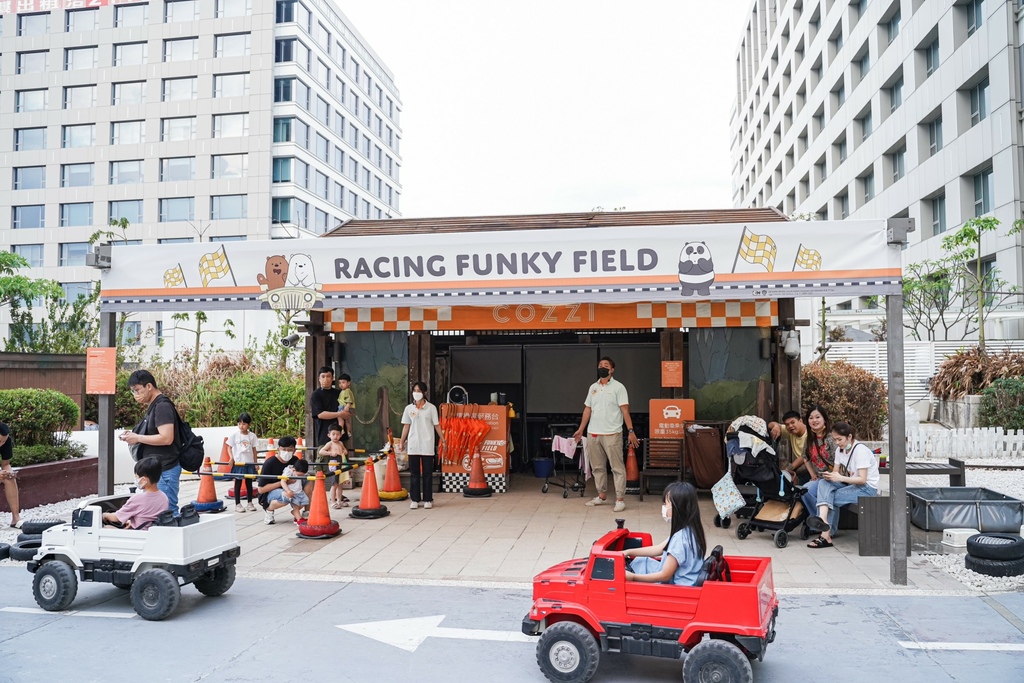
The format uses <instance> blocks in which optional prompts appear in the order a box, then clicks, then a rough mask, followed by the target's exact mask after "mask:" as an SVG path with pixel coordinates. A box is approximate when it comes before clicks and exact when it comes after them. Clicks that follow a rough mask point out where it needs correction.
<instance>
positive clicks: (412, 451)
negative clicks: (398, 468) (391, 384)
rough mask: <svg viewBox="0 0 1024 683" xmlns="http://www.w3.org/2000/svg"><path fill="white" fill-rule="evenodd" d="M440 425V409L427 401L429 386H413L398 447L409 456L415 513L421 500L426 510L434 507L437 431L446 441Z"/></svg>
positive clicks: (403, 417) (416, 384)
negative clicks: (438, 414)
mask: <svg viewBox="0 0 1024 683" xmlns="http://www.w3.org/2000/svg"><path fill="white" fill-rule="evenodd" d="M439 425H440V420H439V419H438V417H437V408H435V407H434V404H432V403H430V402H429V401H427V385H426V384H424V383H423V382H416V383H415V384H413V385H412V403H411V404H409V405H407V406H406V407H405V412H404V413H402V438H401V439H400V440H399V442H398V448H399V449H402V448H405V449H407V451H408V453H409V497H410V498H411V499H412V503H410V504H409V507H410V509H413V510H415V509H416V508H418V507H419V506H420V501H421V500H422V501H423V507H424V508H426V509H427V510H429V509H430V508H432V507H434V492H433V491H432V490H431V484H432V483H433V481H434V432H436V433H437V437H438V438H439V439H441V440H442V441H444V437H442V435H441V427H440V426H439Z"/></svg>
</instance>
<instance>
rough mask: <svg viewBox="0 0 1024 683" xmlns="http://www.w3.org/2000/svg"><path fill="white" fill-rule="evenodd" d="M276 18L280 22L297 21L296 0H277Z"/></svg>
mask: <svg viewBox="0 0 1024 683" xmlns="http://www.w3.org/2000/svg"><path fill="white" fill-rule="evenodd" d="M276 20H277V23H279V24H289V23H291V22H293V21H295V0H277V16H276Z"/></svg>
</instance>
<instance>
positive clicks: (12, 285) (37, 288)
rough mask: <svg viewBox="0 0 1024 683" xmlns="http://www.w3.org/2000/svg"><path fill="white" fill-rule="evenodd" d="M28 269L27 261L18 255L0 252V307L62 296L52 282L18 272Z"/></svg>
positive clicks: (55, 284)
mask: <svg viewBox="0 0 1024 683" xmlns="http://www.w3.org/2000/svg"><path fill="white" fill-rule="evenodd" d="M28 267H29V264H28V261H26V260H25V257H23V256H21V255H20V254H14V253H11V252H9V251H0V307H2V306H10V305H11V304H12V303H14V302H18V301H20V302H30V301H33V300H35V299H38V298H43V297H46V296H49V295H52V296H61V295H62V294H63V291H62V290H61V288H60V285H59V284H58V283H57V282H55V281H54V280H47V279H45V278H32V277H29V276H27V275H23V274H22V273H20V272H19V271H20V270H21V269H22V268H28Z"/></svg>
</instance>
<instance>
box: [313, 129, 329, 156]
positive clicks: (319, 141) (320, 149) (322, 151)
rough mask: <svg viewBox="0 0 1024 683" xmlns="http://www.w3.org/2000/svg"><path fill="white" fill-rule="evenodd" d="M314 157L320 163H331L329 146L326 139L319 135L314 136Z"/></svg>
mask: <svg viewBox="0 0 1024 683" xmlns="http://www.w3.org/2000/svg"><path fill="white" fill-rule="evenodd" d="M316 156H317V158H319V159H320V160H321V161H326V162H328V163H330V161H331V147H330V144H329V143H328V141H327V138H325V137H324V136H323V135H320V133H317V134H316Z"/></svg>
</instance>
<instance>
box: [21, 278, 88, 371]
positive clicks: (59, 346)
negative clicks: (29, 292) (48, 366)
mask: <svg viewBox="0 0 1024 683" xmlns="http://www.w3.org/2000/svg"><path fill="white" fill-rule="evenodd" d="M99 300H100V285H99V283H98V282H97V283H95V286H94V287H93V289H92V293H91V294H88V295H80V296H78V297H77V298H75V299H74V300H73V301H68V300H66V299H65V298H64V292H63V290H61V289H60V287H59V286H58V287H57V291H56V292H53V291H48V292H47V293H46V295H45V296H44V297H43V305H44V307H45V309H46V313H45V315H43V316H41V318H40V319H39V320H38V321H36V319H35V316H34V315H33V313H32V308H31V300H28V301H26V300H24V299H14V300H12V301H11V323H10V333H9V334H8V335H7V339H6V340H5V341H4V350H5V351H9V352H20V353H85V350H86V349H87V348H89V347H90V346H96V345H97V343H98V341H99V325H98V324H97V320H98V318H99Z"/></svg>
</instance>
